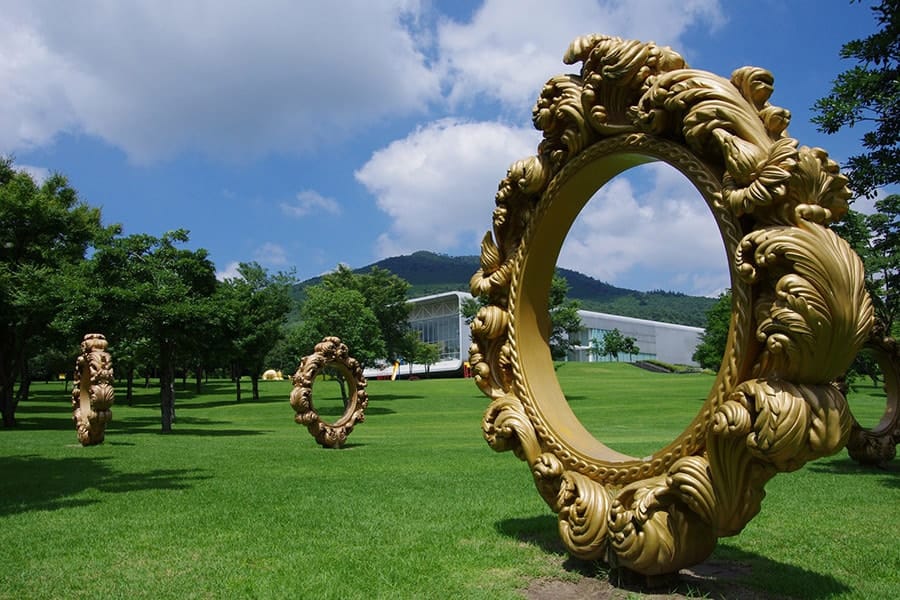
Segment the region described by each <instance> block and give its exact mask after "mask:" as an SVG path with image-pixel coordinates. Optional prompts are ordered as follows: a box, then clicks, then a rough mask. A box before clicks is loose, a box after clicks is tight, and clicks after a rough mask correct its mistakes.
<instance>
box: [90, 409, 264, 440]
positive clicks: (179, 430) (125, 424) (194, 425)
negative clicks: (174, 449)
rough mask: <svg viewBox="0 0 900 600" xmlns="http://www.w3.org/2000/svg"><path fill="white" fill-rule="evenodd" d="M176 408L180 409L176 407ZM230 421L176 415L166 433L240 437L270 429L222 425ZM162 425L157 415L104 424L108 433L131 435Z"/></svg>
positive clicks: (156, 431) (111, 434) (228, 423)
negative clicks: (170, 429)
mask: <svg viewBox="0 0 900 600" xmlns="http://www.w3.org/2000/svg"><path fill="white" fill-rule="evenodd" d="M177 410H180V409H176V412H177ZM231 424H232V423H231V421H214V420H212V419H204V418H201V417H185V416H181V415H176V418H175V422H174V423H173V424H172V431H171V432H169V433H167V434H166V435H197V436H208V437H240V436H246V435H264V434H266V433H270V431H260V430H255V429H228V428H223V427H222V426H223V425H231ZM161 428H162V425H161V423H160V419H159V417H156V416H153V417H129V418H127V419H119V420H118V421H117V420H116V419H115V417H114V418H113V420H112V421H110V422H109V424H108V425H107V426H106V431H107V432H108V435H110V436H115V435H120V434H124V435H131V434H135V433H161Z"/></svg>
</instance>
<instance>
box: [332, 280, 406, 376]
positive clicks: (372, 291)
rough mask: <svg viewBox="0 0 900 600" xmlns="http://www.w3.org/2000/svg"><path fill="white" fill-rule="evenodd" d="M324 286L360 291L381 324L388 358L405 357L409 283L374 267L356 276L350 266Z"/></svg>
mask: <svg viewBox="0 0 900 600" xmlns="http://www.w3.org/2000/svg"><path fill="white" fill-rule="evenodd" d="M322 282H323V283H324V284H325V285H326V286H327V287H329V288H332V289H338V288H344V289H350V290H356V291H357V292H359V293H360V294H362V296H363V298H364V299H365V302H366V306H367V307H368V308H369V310H371V311H372V314H374V315H375V318H376V319H377V320H378V327H379V329H380V332H381V339H382V341H383V342H384V352H385V353H384V355H383V356H381V357H380V358H383V359H387V360H388V361H390V362H393V361H394V360H396V359H397V358H399V357H401V356H403V354H404V350H405V349H406V348H405V344H406V342H407V337H406V332H407V331H408V330H409V311H410V306H409V303H408V302H407V299H408V298H407V294H408V293H409V287H410V286H409V283H408V282H407V281H406V280H405V279H403V278H401V277H398V276H397V275H394V274H393V273H391V272H390V271H388V270H387V269H382V268H379V267H372V269H371V270H370V271H369V272H368V273H354V272H353V271H352V270H351V269H350V268H349V267H347V266H346V265H339V266H338V268H337V269H336V270H335V271H333V272H331V273H328V274H327V275H325V276H324V277H323V279H322Z"/></svg>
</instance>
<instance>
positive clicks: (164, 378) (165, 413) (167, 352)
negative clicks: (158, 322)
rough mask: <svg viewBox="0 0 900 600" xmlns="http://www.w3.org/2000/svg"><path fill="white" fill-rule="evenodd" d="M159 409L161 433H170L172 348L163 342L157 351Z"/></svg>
mask: <svg viewBox="0 0 900 600" xmlns="http://www.w3.org/2000/svg"><path fill="white" fill-rule="evenodd" d="M159 409H160V416H161V419H162V432H163V433H171V431H172V423H173V422H174V421H175V367H174V365H173V364H172V348H171V345H170V344H169V343H167V342H166V341H163V342H162V344H161V346H160V351H159Z"/></svg>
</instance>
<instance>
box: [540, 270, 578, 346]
mask: <svg viewBox="0 0 900 600" xmlns="http://www.w3.org/2000/svg"><path fill="white" fill-rule="evenodd" d="M568 294H569V282H568V281H566V278H565V277H563V276H562V275H560V274H559V273H554V274H553V280H552V281H551V282H550V298H549V302H548V306H549V310H550V328H551V329H550V355H551V356H552V357H553V360H564V359H565V358H566V356H567V355H568V353H569V349H571V347H572V346H573V345H574V343H575V341H574V340H575V336H576V334H577V332H578V330H580V329H581V325H582V324H581V316H580V315H579V314H578V310H579V309H580V308H581V303H580V302H578V300H570V299H569V298H568Z"/></svg>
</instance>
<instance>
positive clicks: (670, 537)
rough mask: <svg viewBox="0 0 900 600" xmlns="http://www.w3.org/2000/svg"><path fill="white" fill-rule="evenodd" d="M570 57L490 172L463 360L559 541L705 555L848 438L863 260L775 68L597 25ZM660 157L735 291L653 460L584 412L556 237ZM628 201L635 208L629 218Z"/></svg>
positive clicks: (616, 553) (499, 444)
mask: <svg viewBox="0 0 900 600" xmlns="http://www.w3.org/2000/svg"><path fill="white" fill-rule="evenodd" d="M564 60H565V62H566V63H567V64H575V63H579V62H580V63H581V70H580V73H579V74H566V75H559V76H556V77H553V78H552V79H550V81H549V82H548V83H547V84H546V85H545V86H544V88H543V90H542V92H541V95H540V97H539V98H538V100H537V104H536V106H535V108H534V113H533V117H534V124H535V126H536V127H537V128H538V129H539V130H541V131H542V132H543V140H542V141H541V142H540V144H539V145H538V148H537V155H535V156H531V157H529V158H525V159H523V160H520V161H518V162H516V163H514V164H513V165H512V166H511V167H510V168H509V171H508V173H507V176H506V177H505V178H504V179H503V180H502V181H501V182H500V186H499V190H498V192H497V195H496V208H495V210H494V213H493V230H492V232H489V233H488V234H487V235H486V236H485V238H484V240H483V242H482V246H481V269H480V270H479V271H478V272H477V273H476V274H475V275H474V276H473V278H472V281H471V288H472V293H473V295H476V296H481V297H485V298H487V304H486V305H485V306H484V307H482V308H481V309H480V311H479V313H478V315H477V317H476V319H475V320H474V321H473V323H472V336H473V343H472V346H471V348H470V362H471V363H472V365H473V372H474V374H475V380H476V383H477V384H478V386H479V387H480V389H481V390H482V391H483V392H484V393H485V394H486V395H487V396H488V397H489V398H490V399H491V404H490V406H489V407H488V409H487V412H486V413H485V416H484V421H483V432H484V437H485V439H486V440H487V442H488V444H490V446H491V447H492V448H494V449H495V450H498V451H502V450H512V451H513V452H514V453H515V455H516V456H517V457H518V458H520V459H522V460H524V461H525V462H526V463H527V465H528V468H529V470H530V471H531V473H532V476H533V477H534V481H535V485H536V487H537V490H538V492H539V493H540V495H541V496H542V498H543V499H544V500H545V501H546V502H547V504H548V505H549V506H550V508H551V509H552V510H553V511H554V512H555V513H557V516H558V523H559V533H560V536H561V537H562V540H563V542H564V543H565V545H566V547H567V548H568V549H569V551H570V552H571V553H572V554H573V555H575V556H578V557H581V558H585V559H601V560H604V561H606V562H607V563H609V564H610V565H612V566H615V567H623V568H627V569H629V570H632V571H634V572H637V573H641V574H643V575H647V576H655V575H663V574H668V573H674V572H677V571H678V570H679V569H681V568H683V567H687V566H690V565H692V564H696V563H699V562H701V561H703V560H704V559H706V558H707V557H708V556H709V555H710V553H711V552H712V550H713V548H714V547H715V545H716V540H717V539H718V538H719V537H723V536H732V535H736V534H737V533H739V532H740V531H741V530H742V529H743V527H744V526H745V525H746V524H747V523H748V522H749V521H750V519H752V518H753V517H754V515H756V514H757V512H759V510H760V506H761V502H762V499H763V496H764V495H765V492H764V486H765V484H766V482H767V481H768V480H769V479H771V478H772V477H774V476H775V475H776V474H778V473H780V472H786V471H793V470H795V469H798V468H800V467H801V466H802V465H803V464H804V463H806V462H807V461H810V460H812V459H815V458H818V457H822V456H827V455H830V454H834V453H835V452H838V451H839V450H840V449H842V448H843V447H844V446H845V445H846V444H847V442H848V440H849V439H850V436H851V430H852V428H853V423H854V420H853V417H852V415H851V413H850V411H849V409H848V407H847V402H846V399H845V397H844V395H843V394H842V393H841V392H840V391H839V389H838V386H837V385H835V383H834V382H835V380H837V379H838V378H839V377H841V376H842V375H843V373H844V372H845V371H846V369H847V368H848V366H849V365H850V363H851V361H852V360H853V358H854V357H855V356H856V354H857V352H858V351H859V350H860V349H861V348H862V347H863V345H864V344H866V343H867V341H868V340H869V338H870V332H871V331H872V328H873V308H872V303H871V300H870V298H869V296H868V294H867V293H866V290H865V286H864V272H863V266H862V263H861V261H860V260H859V258H858V257H857V255H856V254H855V253H854V252H853V250H852V249H851V248H850V247H849V245H848V244H847V243H846V242H845V241H844V240H843V239H841V238H840V237H839V236H837V235H836V234H835V233H834V232H833V231H832V230H831V229H829V228H828V225H829V223H832V222H834V221H835V220H836V219H839V218H840V217H841V216H842V215H843V214H844V213H845V212H846V211H847V208H848V206H847V199H848V198H849V197H850V192H849V190H848V189H847V186H846V183H847V180H846V178H845V177H844V176H842V175H841V174H840V172H839V169H838V165H837V164H836V163H835V162H834V161H832V160H831V159H830V158H829V157H828V154H827V153H826V152H825V151H824V150H822V149H819V148H809V147H806V146H800V145H799V144H798V142H797V140H795V139H793V138H791V137H788V135H787V132H786V128H787V125H788V122H789V120H790V113H789V112H788V111H787V110H785V109H783V108H779V107H777V106H773V105H771V104H769V102H768V100H769V97H770V95H771V94H772V91H773V82H774V79H773V77H772V74H771V73H769V72H768V71H766V70H764V69H760V68H756V67H742V68H739V69H737V70H736V71H734V73H732V75H731V77H730V78H723V77H719V76H717V75H714V74H712V73H709V72H706V71H701V70H697V69H691V68H688V66H687V65H686V64H685V61H684V60H683V58H682V57H681V56H680V55H679V54H678V53H676V52H674V51H673V50H671V49H670V48H667V47H661V46H657V45H655V44H653V43H643V42H639V41H633V40H623V39H620V38H616V37H609V36H604V35H589V36H585V37H581V38H578V39H576V40H575V41H574V42H573V43H572V44H571V46H570V47H569V49H568V52H567V53H566V55H565V59H564ZM653 161H662V162H665V163H667V164H669V165H671V166H673V167H674V168H676V169H677V170H679V171H680V172H681V173H682V174H684V175H685V177H687V178H688V179H689V180H690V181H691V182H692V183H693V185H694V186H695V187H696V188H697V190H698V192H699V194H700V195H701V196H702V198H703V199H704V201H705V202H706V204H707V205H708V207H709V209H710V211H711V212H712V214H713V217H714V218H715V221H716V223H717V225H718V227H719V230H720V232H721V235H722V241H723V243H724V245H725V250H726V253H727V256H728V261H729V270H730V274H731V289H732V297H733V305H732V317H731V327H730V330H729V337H728V344H727V348H726V351H725V357H724V360H723V363H722V367H721V369H720V371H719V373H718V376H717V377H716V379H715V382H714V384H713V387H712V390H711V391H710V392H709V395H708V397H707V399H706V402H705V403H704V405H703V407H702V408H701V409H700V411H699V414H697V416H696V417H695V418H694V420H693V422H692V423H690V424H689V425H688V427H687V428H686V429H685V431H684V432H683V433H681V434H680V435H679V436H678V437H677V438H676V439H675V440H673V441H672V442H671V443H669V444H668V445H667V446H666V447H664V448H662V449H661V450H658V451H656V452H654V453H653V454H651V455H650V456H647V457H644V458H634V457H631V456H627V455H624V454H621V453H618V452H616V451H614V450H612V449H610V448H609V447H607V446H605V445H604V444H603V443H601V442H600V441H599V440H597V439H596V438H594V437H593V436H592V435H591V434H590V433H589V432H588V431H587V430H586V429H585V428H584V426H583V425H582V424H581V423H580V422H579V421H578V419H577V418H576V417H575V415H574V413H573V412H572V410H571V409H570V408H569V405H568V403H567V401H566V398H565V396H564V395H563V393H562V390H561V389H560V387H559V383H558V381H557V379H556V376H555V373H554V370H553V362H552V360H551V356H550V351H549V347H548V343H547V339H548V335H549V331H550V325H549V317H548V308H547V302H548V295H549V290H550V282H551V279H552V275H553V271H554V268H555V265H556V259H557V257H558V256H559V251H560V248H561V247H562V244H563V241H564V240H565V237H566V234H567V233H568V230H569V228H570V227H571V225H572V223H573V222H574V220H575V218H576V217H577V216H578V214H579V212H580V211H581V209H582V208H583V207H584V205H585V204H586V203H587V202H588V200H589V199H590V198H591V196H592V195H593V194H594V193H595V192H596V191H597V190H598V189H599V188H600V187H601V186H603V185H604V184H605V183H606V182H607V181H609V180H610V179H612V178H613V177H615V176H616V175H618V174H620V173H622V172H624V171H626V170H627V169H629V168H631V167H634V166H637V165H640V164H645V163H649V162H653ZM635 216H636V217H637V215H635Z"/></svg>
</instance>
